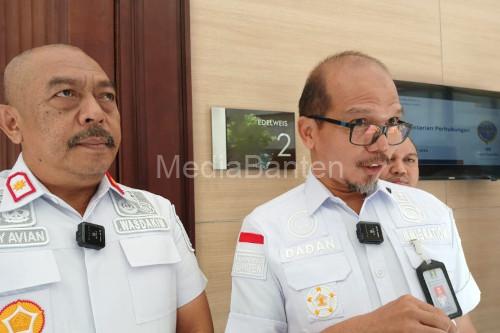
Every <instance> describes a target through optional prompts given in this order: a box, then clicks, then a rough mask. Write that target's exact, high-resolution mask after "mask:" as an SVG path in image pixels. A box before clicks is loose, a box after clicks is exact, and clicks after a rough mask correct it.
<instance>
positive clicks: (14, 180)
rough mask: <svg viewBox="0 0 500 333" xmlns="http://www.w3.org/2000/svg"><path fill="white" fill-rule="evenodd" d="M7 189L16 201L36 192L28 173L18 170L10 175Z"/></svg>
mask: <svg viewBox="0 0 500 333" xmlns="http://www.w3.org/2000/svg"><path fill="white" fill-rule="evenodd" d="M7 189H8V190H9V192H10V195H11V196H12V199H13V200H14V202H18V201H20V200H21V199H22V198H24V197H26V196H28V195H30V194H33V193H35V192H36V189H35V187H34V186H33V184H32V183H31V181H30V179H29V178H28V175H27V174H26V173H24V172H16V173H13V174H12V175H10V176H9V178H7Z"/></svg>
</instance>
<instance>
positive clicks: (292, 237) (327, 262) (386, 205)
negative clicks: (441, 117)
mask: <svg viewBox="0 0 500 333" xmlns="http://www.w3.org/2000/svg"><path fill="white" fill-rule="evenodd" d="M299 114H300V118H299V121H298V133H299V135H300V137H301V139H302V142H303V143H304V145H305V147H306V148H307V149H309V151H310V154H311V162H312V164H311V172H310V174H309V175H308V177H307V179H306V181H305V183H304V184H302V185H300V186H298V187H296V188H294V189H292V190H291V191H289V192H287V193H285V194H283V195H281V196H279V197H277V198H275V199H274V200H271V201H270V202H268V203H266V204H264V205H262V206H260V207H258V208H256V209H255V210H254V211H253V212H252V213H251V214H250V215H249V216H247V217H246V218H245V220H244V222H243V225H242V227H241V232H240V234H239V238H238V244H237V247H236V253H235V257H234V263H233V270H232V277H233V278H232V281H233V285H232V298H231V310H230V314H229V319H228V323H227V327H226V332H227V333H233V332H238V333H247V332H280V333H281V332H290V333H292V332H325V333H327V332H329V333H335V332H342V333H349V332H363V333H371V332H383V333H390V332H412V333H424V332H429V333H430V332H435V333H439V332H457V329H458V331H460V332H461V333H463V332H467V333H471V332H474V328H473V327H472V326H468V325H462V323H461V319H459V320H458V328H457V325H456V324H455V323H454V322H452V321H451V320H450V318H449V317H448V316H447V315H446V314H445V312H444V311H442V310H441V309H438V308H437V307H434V306H432V305H430V304H428V303H427V302H426V301H425V299H426V298H425V295H424V290H423V287H422V286H421V285H420V283H419V281H418V278H417V268H418V267H421V266H422V265H423V264H424V263H427V259H429V258H430V259H432V260H436V261H440V262H443V263H444V264H445V265H446V267H447V269H448V273H449V275H450V279H451V283H452V286H450V288H452V289H454V290H455V293H456V297H457V298H458V302H459V305H460V306H461V309H462V313H463V314H464V315H465V314H467V313H468V312H470V311H471V310H472V309H473V308H474V307H475V306H476V305H477V304H478V303H479V299H480V291H479V288H478V287H477V285H476V283H475V281H474V279H473V278H472V276H471V274H470V272H469V269H468V267H467V264H466V262H465V258H464V254H463V250H462V247H461V245H460V238H459V236H458V233H457V230H456V226H455V223H454V220H453V215H452V213H451V211H450V209H449V208H448V207H447V206H445V205H444V204H443V203H441V202H440V201H438V200H437V199H436V198H435V197H433V196H432V195H430V194H428V193H425V192H423V191H420V190H416V189H413V188H410V187H407V186H399V185H396V184H391V183H388V182H384V181H378V178H379V176H380V173H381V171H382V169H383V167H384V166H386V165H387V163H388V161H389V160H390V158H391V156H392V154H393V152H394V150H395V148H396V147H397V146H398V145H400V144H402V143H403V142H404V141H405V139H406V138H407V136H408V134H409V132H410V129H411V125H409V124H407V123H405V122H404V121H402V120H401V117H402V116H403V111H402V107H401V104H400V102H399V97H398V94H397V90H396V87H395V85H394V82H393V80H392V78H391V76H390V74H389V71H388V69H387V68H386V66H385V65H384V64H382V63H381V62H380V61H379V60H377V59H375V58H372V57H370V56H367V55H365V54H362V53H359V52H353V51H347V52H343V53H339V54H336V55H334V56H331V57H329V58H327V59H325V60H324V61H323V62H321V63H320V64H319V65H318V66H317V67H316V68H315V69H314V70H313V71H312V72H311V74H310V75H309V77H308V79H307V81H306V84H305V87H304V89H303V92H302V96H301V98H300V101H299ZM358 228H359V232H358ZM368 240H369V242H368ZM427 272H429V271H427ZM431 273H432V274H434V273H436V274H437V272H436V271H431ZM432 274H431V277H438V278H439V276H438V275H436V276H434V275H432ZM443 274H444V273H443ZM440 281H443V280H442V279H440ZM438 287H439V288H437V289H436V290H434V289H432V290H433V292H434V293H437V294H438V298H439V301H440V302H443V304H447V305H450V306H451V305H452V304H455V303H451V302H452V301H453V299H452V298H451V297H452V294H451V292H448V291H449V289H446V288H445V286H444V285H439V286H438ZM431 288H432V287H431ZM435 304H436V303H435ZM454 313H455V314H457V315H458V314H459V311H458V310H457V311H455V312H450V314H454ZM462 318H463V317H462ZM465 322H467V323H468V322H470V321H469V320H468V319H465Z"/></svg>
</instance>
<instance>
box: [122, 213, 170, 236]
mask: <svg viewBox="0 0 500 333" xmlns="http://www.w3.org/2000/svg"><path fill="white" fill-rule="evenodd" d="M113 224H114V225H115V230H116V232H117V233H118V234H131V233H136V232H148V231H167V230H169V229H170V227H169V225H168V222H167V220H166V219H165V218H163V217H159V216H151V217H124V218H117V219H115V220H114V223H113Z"/></svg>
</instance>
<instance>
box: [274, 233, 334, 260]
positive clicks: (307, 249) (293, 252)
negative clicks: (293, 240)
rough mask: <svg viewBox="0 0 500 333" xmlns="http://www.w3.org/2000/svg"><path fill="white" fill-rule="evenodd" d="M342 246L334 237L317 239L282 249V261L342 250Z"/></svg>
mask: <svg viewBox="0 0 500 333" xmlns="http://www.w3.org/2000/svg"><path fill="white" fill-rule="evenodd" d="M340 250H341V248H340V246H339V245H338V244H337V242H336V241H335V239H334V238H333V237H324V238H319V239H315V240H312V241H309V242H306V243H302V244H299V245H296V246H292V247H289V248H286V249H281V250H280V257H281V262H289V261H293V260H297V259H303V258H308V257H314V256H320V255H324V254H329V253H334V252H338V251H340Z"/></svg>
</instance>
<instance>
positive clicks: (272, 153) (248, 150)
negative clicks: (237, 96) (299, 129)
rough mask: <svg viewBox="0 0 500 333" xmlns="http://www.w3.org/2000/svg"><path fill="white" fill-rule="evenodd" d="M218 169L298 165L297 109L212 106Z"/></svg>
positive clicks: (214, 154)
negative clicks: (284, 110) (283, 110)
mask: <svg viewBox="0 0 500 333" xmlns="http://www.w3.org/2000/svg"><path fill="white" fill-rule="evenodd" d="M212 154H213V164H214V169H215V170H225V169H228V168H244V169H270V168H280V169H295V164H296V163H295V162H296V153H295V113H293V112H281V111H279V112H278V111H262V110H243V109H229V108H224V107H217V106H214V107H212Z"/></svg>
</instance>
